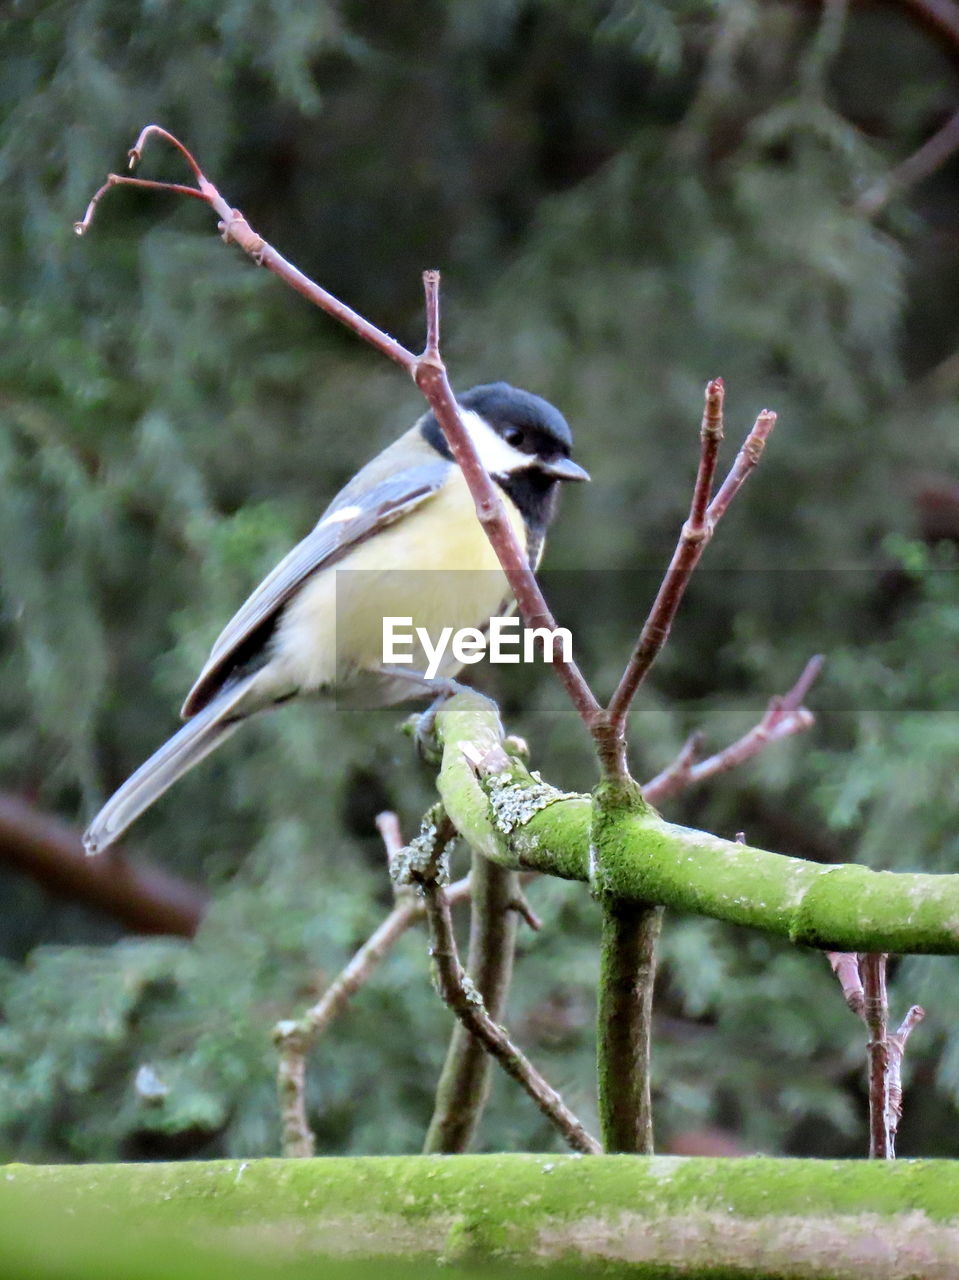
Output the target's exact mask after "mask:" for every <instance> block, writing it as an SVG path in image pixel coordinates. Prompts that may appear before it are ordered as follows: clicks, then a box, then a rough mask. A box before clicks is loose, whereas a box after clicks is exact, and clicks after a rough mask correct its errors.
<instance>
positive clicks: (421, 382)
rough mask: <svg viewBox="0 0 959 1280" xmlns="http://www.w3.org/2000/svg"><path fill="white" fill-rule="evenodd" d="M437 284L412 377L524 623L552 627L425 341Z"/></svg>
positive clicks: (583, 688) (574, 698)
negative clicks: (458, 472) (463, 483)
mask: <svg viewBox="0 0 959 1280" xmlns="http://www.w3.org/2000/svg"><path fill="white" fill-rule="evenodd" d="M439 285H440V274H439V272H438V271H426V272H424V274H423V287H424V291H425V294H426V315H427V348H426V350H425V351H424V353H423V355H422V356H421V357H420V358H419V360H418V361H417V362H416V367H415V368H414V369H413V370H411V372H412V374H413V380H414V381H415V383H416V385H417V386H418V387H419V389H420V391H421V392H422V393H423V395H424V396H425V397H426V399H427V401H428V403H429V406H430V408H431V409H432V410H433V413H434V415H435V417H436V420H437V422H438V423H439V424H440V427H441V428H442V431H443V435H444V436H445V437H446V441H447V443H448V444H449V447H450V450H451V452H452V454H453V457H454V458H455V459H456V461H457V463H458V464H459V467H460V470H461V471H462V472H463V478H464V479H465V481H466V484H467V487H468V488H469V491H470V495H471V497H472V499H473V502H474V504H475V507H476V515H477V518H478V519H479V522H480V524H481V525H482V526H483V529H484V530H485V532H486V536H487V538H488V539H489V542H490V545H491V546H492V548H493V550H494V551H495V552H496V556H497V558H498V560H499V562H500V565H501V566H502V569H503V572H504V574H505V575H506V579H507V581H508V582H509V585H510V589H511V590H512V592H513V595H514V596H515V598H516V606H517V609H518V610H519V613H520V616H521V617H522V619H523V622H524V624H525V625H526V626H527V627H529V628H545V629H546V630H547V631H556V630H557V623H556V619H555V618H554V617H553V614H552V612H551V610H550V608H549V605H548V604H547V603H546V598H545V596H544V595H543V593H542V591H541V590H540V586H539V583H538V582H537V581H536V575H535V573H534V572H533V568H532V566H531V565H530V563H529V559H528V557H527V555H526V552H525V551H524V549H523V548H522V547H521V546H520V543H519V539H518V538H517V537H516V534H515V533H514V532H513V527H512V525H511V524H510V522H509V517H508V516H507V514H506V508H505V506H504V504H503V499H502V495H501V493H500V490H499V487H498V485H496V484H495V483H494V481H493V480H492V478H491V477H490V475H489V473H488V471H487V470H486V468H485V467H484V466H483V464H482V462H481V461H480V458H479V454H478V453H477V452H476V446H475V445H474V444H473V441H472V439H471V437H470V434H469V432H468V431H467V430H466V427H465V425H464V423H463V420H462V418H461V417H460V414H459V407H458V405H457V403H456V397H455V395H454V394H453V389H452V387H451V386H450V384H449V380H448V378H447V376H446V369H445V367H444V365H443V361H442V359H441V358H440V354H439V351H438V349H437V348H436V347H435V346H433V347H431V346H430V342H431V341H435V340H438V337H439ZM558 641H559V638H558V637H557V644H556V647H555V649H554V653H553V658H552V666H553V669H554V670H555V672H556V675H557V676H558V677H559V679H560V681H561V683H562V684H563V686H564V687H565V689H566V691H567V693H568V695H569V698H570V701H571V702H572V704H573V706H574V707H575V709H576V711H577V714H578V715H579V717H580V719H581V720H582V721H583V723H584V724H585V725H586V726H587V727H589V726H591V724H592V722H593V720H594V719H595V718H596V716H597V715H599V713H600V711H601V708H600V705H599V702H598V701H597V699H596V697H595V695H594V694H593V691H592V690H591V689H590V687H589V684H588V683H587V681H586V679H585V677H584V676H583V674H582V672H581V671H580V669H579V667H578V666H577V665H576V663H575V662H573V661H572V660H569V661H567V660H566V659H565V658H564V657H563V655H562V650H561V647H560V645H559V642H558Z"/></svg>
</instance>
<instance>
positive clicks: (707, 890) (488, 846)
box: [436, 693, 959, 955]
mask: <svg viewBox="0 0 959 1280" xmlns="http://www.w3.org/2000/svg"><path fill="white" fill-rule="evenodd" d="M436 725H437V732H438V735H439V738H440V741H441V743H442V764H441V768H440V775H439V781H438V786H439V791H440V795H441V797H442V799H443V802H444V804H445V806H446V809H447V812H448V813H449V815H450V817H451V819H452V821H453V822H454V824H455V825H456V828H457V830H459V831H460V832H461V834H462V835H463V837H464V839H466V840H467V841H468V842H469V843H470V844H471V845H472V846H473V847H474V848H475V849H478V850H479V851H480V852H481V853H485V854H486V856H487V857H489V858H492V859H493V860H494V861H496V862H499V863H501V864H502V865H503V866H507V867H513V868H516V869H519V870H528V871H540V872H544V873H546V874H548V875H555V876H560V877H562V878H565V879H569V880H583V881H587V882H590V881H591V871H592V868H591V865H590V839H591V824H592V817H593V812H592V804H591V801H590V798H589V797H588V796H583V795H572V794H569V793H564V792H561V791H557V790H556V789H555V788H553V787H551V786H549V784H548V783H545V782H543V781H542V780H539V779H537V778H534V777H533V776H532V775H531V774H530V773H529V772H528V770H527V769H526V768H525V767H524V766H523V765H522V764H521V763H520V762H519V761H518V760H515V759H510V758H509V757H506V756H505V753H503V751H502V745H501V744H502V738H503V731H502V726H501V725H500V722H499V717H498V714H497V711H496V708H495V706H494V705H493V704H492V703H491V702H489V700H488V699H486V698H482V697H480V696H479V695H478V694H474V693H462V694H458V695H457V696H456V697H454V698H451V699H450V700H449V701H448V702H447V703H446V704H445V705H444V706H442V707H441V708H440V709H439V711H438V713H437V717H436ZM467 753H468V754H467ZM500 759H505V760H506V761H507V764H506V766H503V765H502V764H501V763H500V764H496V765H495V766H494V767H491V768H490V770H489V772H487V771H486V769H485V767H484V763H483V762H485V761H493V762H495V761H497V760H500ZM603 875H604V884H603V886H602V888H603V891H604V892H608V893H611V894H613V895H615V896H618V897H622V898H625V899H628V900H630V901H633V902H641V903H657V904H660V905H663V906H667V907H674V908H676V909H677V910H679V911H690V912H694V913H696V914H699V915H707V916H711V917H713V918H714V919H718V920H727V921H729V922H731V923H733V924H741V925H748V926H750V927H751V928H757V929H762V930H764V931H766V932H768V933H772V934H775V935H777V936H780V937H786V938H789V939H790V940H791V941H793V942H796V943H799V944H802V945H804V946H811V947H818V948H820V949H822V950H832V951H860V950H861V951H886V952H895V953H896V954H899V955H903V954H908V953H925V954H941V955H954V954H957V953H959V923H957V922H959V875H922V874H916V873H907V872H896V873H892V872H888V871H883V872H876V871H870V870H869V869H868V868H866V867H861V866H856V865H855V864H845V865H838V866H835V865H833V866H823V865H820V864H818V863H811V862H806V861H805V860H803V859H801V858H790V857H786V856H784V855H783V854H778V853H771V852H768V851H766V850H764V849H757V848H753V847H752V846H750V845H746V844H738V843H736V842H734V841H732V840H722V839H720V838H719V837H718V836H714V835H711V834H709V833H707V832H703V831H695V830H692V829H690V828H688V827H681V826H678V825H676V824H675V823H671V822H665V821H664V820H663V819H662V818H661V817H659V815H658V814H657V813H655V812H654V811H652V810H649V809H647V810H646V811H645V812H637V811H624V812H623V813H622V814H620V815H618V816H617V817H616V819H615V822H614V824H613V827H612V829H611V832H610V837H609V840H608V842H607V850H606V856H605V857H604V861H603Z"/></svg>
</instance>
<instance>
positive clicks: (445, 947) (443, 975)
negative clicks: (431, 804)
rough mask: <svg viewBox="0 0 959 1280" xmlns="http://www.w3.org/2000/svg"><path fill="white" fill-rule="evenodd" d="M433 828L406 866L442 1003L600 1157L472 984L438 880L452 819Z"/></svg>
mask: <svg viewBox="0 0 959 1280" xmlns="http://www.w3.org/2000/svg"><path fill="white" fill-rule="evenodd" d="M430 829H432V832H433V834H432V836H431V837H430V840H429V848H428V849H423V848H422V846H421V848H420V850H419V852H418V854H417V857H416V858H415V860H414V859H411V860H410V862H409V864H408V875H409V878H410V880H411V881H412V882H413V883H415V884H418V885H419V886H420V888H421V889H422V891H423V896H424V901H425V904H426V917H427V920H428V922H429V929H430V953H431V955H432V958H433V966H434V973H435V977H436V985H437V989H438V991H439V994H440V996H441V998H442V1000H443V1002H444V1003H445V1004H446V1005H447V1006H448V1007H449V1008H450V1009H451V1010H452V1012H453V1013H454V1014H455V1015H456V1017H457V1018H458V1019H459V1020H460V1022H461V1023H462V1024H463V1025H464V1026H465V1027H466V1029H467V1030H468V1031H469V1032H470V1034H471V1035H473V1036H475V1037H476V1038H477V1040H479V1041H480V1042H481V1044H482V1045H483V1046H484V1047H485V1049H486V1051H487V1052H488V1053H489V1054H491V1055H492V1056H493V1057H494V1058H495V1059H496V1061H497V1062H498V1063H499V1064H500V1066H501V1067H502V1068H503V1070H504V1071H505V1072H506V1073H507V1075H510V1076H512V1078H513V1079H514V1080H516V1081H517V1082H518V1083H519V1084H520V1085H522V1087H523V1088H524V1089H525V1091H526V1092H527V1093H528V1094H529V1096H530V1097H531V1098H532V1099H533V1101H534V1102H535V1103H536V1105H537V1106H538V1107H539V1109H540V1111H542V1113H543V1115H545V1116H546V1118H547V1119H548V1120H549V1121H550V1122H551V1123H552V1124H553V1125H554V1126H555V1127H556V1129H557V1130H558V1131H559V1132H560V1133H561V1134H562V1135H563V1137H564V1139H565V1140H566V1142H567V1143H568V1144H569V1145H570V1146H571V1147H572V1148H573V1149H574V1150H575V1151H582V1152H584V1153H586V1154H589V1155H597V1154H599V1152H600V1151H601V1150H602V1148H601V1147H600V1145H599V1143H598V1142H597V1141H596V1139H595V1138H594V1137H592V1135H591V1134H589V1133H588V1132H587V1131H586V1129H585V1128H584V1127H583V1125H582V1123H581V1122H580V1121H579V1120H578V1119H577V1118H576V1116H574V1115H573V1113H572V1112H571V1111H570V1109H569V1108H568V1107H567V1106H566V1104H565V1102H563V1099H562V1098H561V1097H560V1095H559V1094H558V1093H557V1092H556V1090H555V1089H554V1088H552V1086H551V1085H549V1084H548V1083H547V1082H546V1080H545V1079H544V1078H543V1077H542V1076H541V1075H540V1073H539V1072H538V1071H537V1070H536V1068H535V1067H534V1066H533V1065H532V1063H531V1062H530V1061H529V1059H528V1058H527V1057H526V1056H525V1054H523V1053H522V1052H521V1051H520V1050H519V1048H517V1046H516V1045H514V1044H513V1043H512V1041H511V1040H510V1038H509V1036H508V1035H507V1034H506V1032H505V1031H504V1029H503V1028H502V1027H501V1026H499V1025H498V1024H497V1023H496V1022H494V1021H493V1019H492V1018H491V1017H490V1016H489V1013H488V1012H487V1011H486V1007H485V1005H484V1004H483V1000H482V997H481V996H480V994H479V992H478V991H477V990H476V988H475V987H474V986H473V984H472V982H470V979H469V977H468V976H467V974H466V973H465V972H464V970H463V966H462V964H461V963H460V959H459V953H458V951H457V948H456V939H455V937H454V935H453V922H452V919H451V917H450V909H449V900H448V898H447V896H446V894H445V893H444V892H443V889H442V887H441V886H440V883H439V865H440V859H441V857H442V855H443V851H444V848H445V845H446V843H447V842H448V840H449V839H450V837H451V835H455V831H454V829H453V827H452V824H450V823H449V819H445V821H444V823H443V824H441V825H440V826H439V827H438V828H430V827H427V828H426V830H430Z"/></svg>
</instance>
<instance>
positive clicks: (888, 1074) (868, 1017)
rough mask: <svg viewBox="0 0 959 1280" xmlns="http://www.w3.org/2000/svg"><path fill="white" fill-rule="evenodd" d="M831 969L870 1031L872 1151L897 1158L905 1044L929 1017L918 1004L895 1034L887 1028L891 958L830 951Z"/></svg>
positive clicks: (879, 1156)
mask: <svg viewBox="0 0 959 1280" xmlns="http://www.w3.org/2000/svg"><path fill="white" fill-rule="evenodd" d="M826 958H827V959H828V961H829V965H830V968H831V969H832V971H833V973H834V974H835V975H836V979H837V981H838V982H839V985H840V987H841V988H842V993H843V997H844V998H845V1001H846V1004H847V1005H848V1006H849V1008H850V1009H851V1010H852V1012H853V1013H854V1014H856V1016H857V1017H858V1018H861V1019H862V1021H863V1022H864V1023H865V1024H866V1027H867V1028H868V1030H869V1041H868V1044H867V1046H866V1054H867V1060H868V1076H869V1155H870V1158H871V1159H873V1160H894V1159H895V1157H896V1134H897V1132H898V1130H899V1121H900V1120H901V1119H902V1059H903V1055H904V1054H905V1051H906V1042H907V1040H908V1039H909V1036H910V1035H911V1034H912V1032H913V1030H914V1028H915V1027H917V1026H918V1025H919V1023H920V1022H921V1021H922V1020H923V1018H924V1017H925V1011H924V1010H923V1008H922V1007H921V1006H920V1005H918V1004H914V1005H913V1006H912V1008H911V1009H910V1010H909V1012H908V1013H907V1014H906V1016H905V1017H904V1018H903V1020H902V1022H901V1023H900V1024H899V1027H898V1029H897V1030H896V1032H895V1033H894V1034H893V1035H889V1032H888V1019H889V1000H888V995H887V992H886V963H887V961H888V959H889V957H888V956H886V955H882V954H878V953H873V954H869V955H857V954H856V953H855V952H852V951H827V952H826Z"/></svg>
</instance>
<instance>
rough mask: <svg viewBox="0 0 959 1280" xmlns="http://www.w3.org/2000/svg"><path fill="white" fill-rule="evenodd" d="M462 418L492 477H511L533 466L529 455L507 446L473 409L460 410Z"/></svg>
mask: <svg viewBox="0 0 959 1280" xmlns="http://www.w3.org/2000/svg"><path fill="white" fill-rule="evenodd" d="M460 417H461V418H462V419H463V422H464V423H465V424H466V430H467V431H468V432H469V435H470V439H471V440H472V441H473V444H474V445H475V446H476V452H477V453H478V454H479V457H480V462H482V464H483V466H484V467H485V468H486V470H487V471H488V472H489V474H490V475H491V476H503V475H509V474H510V473H511V472H513V471H520V470H521V469H522V468H523V467H529V466H531V465H532V463H533V459H532V458H531V457H530V455H529V454H528V453H521V452H520V451H519V449H514V448H513V446H512V445H511V444H507V443H506V441H505V440H504V439H503V437H502V436H499V435H497V434H496V432H495V431H494V430H493V428H492V427H491V426H490V424H489V423H488V422H487V421H486V419H485V418H483V417H481V416H480V415H479V414H478V413H475V412H474V411H473V410H472V409H460Z"/></svg>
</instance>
